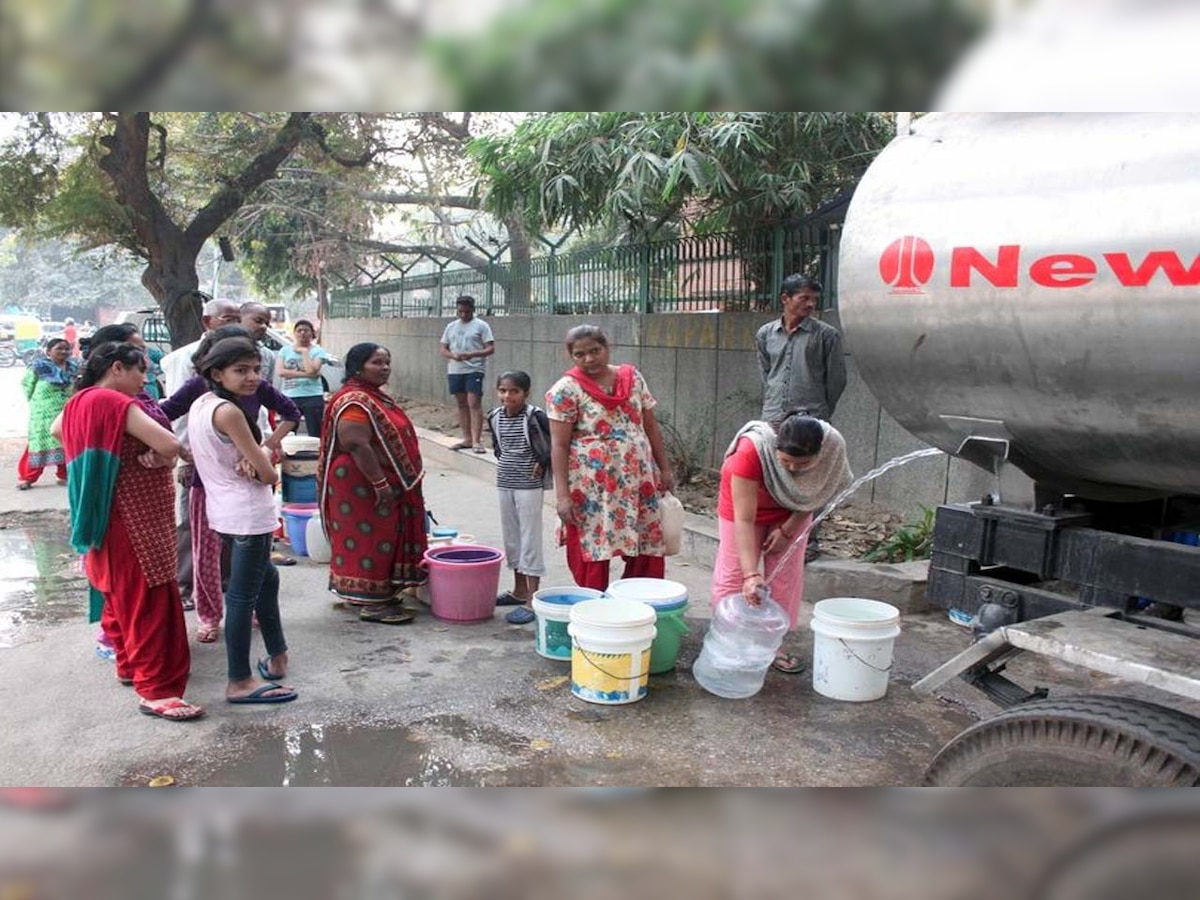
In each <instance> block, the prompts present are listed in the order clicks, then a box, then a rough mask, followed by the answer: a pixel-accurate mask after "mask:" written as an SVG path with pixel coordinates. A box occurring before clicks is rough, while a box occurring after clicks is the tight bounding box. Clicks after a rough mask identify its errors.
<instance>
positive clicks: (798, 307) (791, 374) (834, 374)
mask: <svg viewBox="0 0 1200 900" xmlns="http://www.w3.org/2000/svg"><path fill="white" fill-rule="evenodd" d="M821 290H822V288H821V282H819V281H817V279H815V278H809V277H808V276H807V275H798V274H797V275H789V276H788V277H787V278H785V279H783V284H781V285H780V286H779V302H780V306H782V307H783V315H782V316H780V318H778V319H776V320H775V321H773V322H768V323H767V324H766V325H764V326H762V328H760V329H758V332H757V333H756V334H755V335H754V346H755V348H756V349H757V350H758V367H759V371H760V372H761V374H762V380H763V406H762V418H763V419H764V420H765V421H767V422H770V423H771V424H772V425H774V424H776V423H777V422H778V421H779V420H780V419H782V418H783V417H784V415H786V414H787V413H789V412H791V411H793V410H796V409H806V410H808V414H809V415H810V416H814V417H816V418H818V419H824V420H826V421H828V420H829V418H830V417H831V416H832V415H833V411H834V409H836V408H837V402H838V400H839V399H840V398H841V396H842V391H844V390H845V389H846V359H845V355H844V354H843V353H842V336H841V334H840V333H839V332H838V330H837V329H836V328H834V327H833V326H832V325H828V324H826V323H825V322H822V321H820V320H819V319H814V318H813V313H814V312H816V310H817V307H818V306H819V305H820V303H821ZM820 552H821V549H820V545H819V543H818V542H817V534H816V532H815V531H812V532H810V533H809V535H808V549H807V550H806V551H805V554H804V559H805V562H809V561H811V560H813V559H815V558H816V557H817V555H818V554H819V553H820Z"/></svg>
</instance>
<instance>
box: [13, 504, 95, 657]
mask: <svg viewBox="0 0 1200 900" xmlns="http://www.w3.org/2000/svg"><path fill="white" fill-rule="evenodd" d="M68 529H69V525H68V523H67V518H66V516H65V515H39V516H20V517H10V522H9V523H8V524H7V525H6V527H3V528H0V648H5V647H15V646H16V645H18V644H24V643H28V642H29V641H31V640H35V639H36V630H37V628H38V627H39V626H46V625H58V624H62V623H64V622H75V621H83V620H85V619H86V618H87V579H86V578H85V577H84V575H83V572H82V570H81V569H80V566H79V556H78V554H76V553H75V552H74V551H73V550H72V549H71V545H70V543H69V542H68V540H67V534H68Z"/></svg>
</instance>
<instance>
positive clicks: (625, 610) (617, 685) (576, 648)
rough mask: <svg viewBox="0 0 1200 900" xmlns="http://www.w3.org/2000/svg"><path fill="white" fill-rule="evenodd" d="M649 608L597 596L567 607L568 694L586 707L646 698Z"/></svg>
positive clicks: (651, 623)
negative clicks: (569, 670) (569, 662)
mask: <svg viewBox="0 0 1200 900" xmlns="http://www.w3.org/2000/svg"><path fill="white" fill-rule="evenodd" d="M656 616H657V614H656V613H655V611H654V607H652V606H649V605H648V604H645V603H639V602H637V601H636V600H622V599H619V598H617V597H601V598H599V599H596V600H584V601H583V602H582V603H576V604H575V605H573V606H572V607H571V621H570V622H569V623H568V624H567V632H568V633H569V634H570V635H571V638H572V643H571V693H572V694H574V695H575V696H576V697H578V698H579V699H580V700H586V701H588V702H589V703H604V704H618V703H633V702H634V701H635V700H641V699H642V698H643V697H645V696H646V689H647V685H648V684H649V681H650V645H651V644H652V643H654V635H655V634H656V633H657V631H658V629H656V628H655V627H654V620H655V618H656Z"/></svg>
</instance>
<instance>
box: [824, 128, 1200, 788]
mask: <svg viewBox="0 0 1200 900" xmlns="http://www.w3.org/2000/svg"><path fill="white" fill-rule="evenodd" d="M838 278H839V282H838V294H839V298H840V299H839V303H840V312H841V322H842V327H843V329H844V333H845V338H846V345H847V348H848V351H849V353H850V354H851V356H852V357H853V360H854V362H855V364H856V365H857V368H858V370H859V373H860V374H861V376H862V378H863V380H864V381H865V383H866V384H867V386H868V387H869V388H870V389H871V391H872V392H873V393H874V395H875V397H876V398H877V399H878V400H879V402H880V404H881V405H882V406H883V407H884V409H885V410H886V411H887V412H888V413H889V414H890V415H891V416H892V417H893V418H895V419H896V421H898V422H899V423H900V424H901V425H902V426H904V427H905V428H906V429H907V430H908V431H910V432H911V433H912V434H913V435H915V436H916V437H918V438H920V439H921V440H923V441H925V442H927V443H929V444H930V445H932V446H935V447H938V448H940V449H942V450H944V451H946V452H947V453H951V454H954V455H956V456H959V457H961V458H963V459H966V460H969V461H971V462H973V463H975V464H977V465H979V466H982V467H983V468H985V469H986V470H987V471H988V472H989V473H991V474H992V475H993V476H994V485H995V486H994V489H993V490H991V491H990V492H989V493H988V494H987V496H985V497H983V498H981V499H980V500H979V501H977V502H973V503H963V504H947V505H944V506H941V507H939V509H938V510H937V517H936V520H935V527H934V535H933V549H932V554H931V559H930V567H929V581H928V587H927V596H928V598H929V599H931V600H932V601H933V602H935V603H937V604H939V605H941V606H944V607H946V608H947V609H948V610H954V611H956V614H957V615H959V616H964V617H965V616H970V617H971V624H972V627H973V629H974V633H975V636H976V640H975V642H974V643H973V644H972V645H971V646H970V647H969V648H968V649H967V650H966V651H964V652H963V653H962V654H960V655H959V656H958V657H956V658H954V659H952V660H950V661H949V662H948V663H946V664H945V665H943V666H941V667H939V668H938V669H937V670H936V671H934V672H933V673H931V674H929V675H928V676H927V677H926V678H924V679H922V680H921V681H920V682H918V684H917V685H915V689H916V690H918V691H922V692H931V691H933V690H935V689H937V688H938V687H940V686H942V685H944V684H945V683H946V682H947V681H949V680H950V679H953V678H956V677H960V678H962V679H964V680H966V681H967V682H969V683H970V684H972V685H974V686H976V687H978V688H979V689H981V690H983V691H984V692H986V693H987V695H988V696H989V697H990V698H991V699H992V700H993V701H994V702H995V703H997V704H998V705H999V706H1000V707H1001V708H1002V711H1001V712H1000V713H999V714H997V715H995V716H993V717H991V718H989V719H985V720H983V721H981V722H979V723H978V724H976V725H975V726H973V727H972V728H970V729H968V730H967V731H966V732H964V733H963V734H961V735H959V736H958V737H957V738H956V739H955V740H953V741H952V742H951V743H950V744H948V745H947V746H946V747H945V748H943V749H942V751H941V752H940V753H939V754H938V755H937V757H936V758H935V759H934V760H933V762H932V764H931V766H930V769H929V771H928V773H927V781H928V782H929V783H930V784H938V785H1010V784H1073V785H1183V784H1187V785H1200V719H1198V718H1197V717H1196V716H1195V712H1196V710H1197V709H1200V640H1198V638H1200V628H1197V627H1196V625H1197V624H1200V612H1198V610H1200V547H1198V546H1195V544H1196V543H1197V539H1196V535H1197V533H1198V532H1200V116H1191V115H1184V116H1169V115H1107V114H1105V115H1101V114H1078V115H1075V114H1067V115H1063V114H1042V115H1023V114H1022V115H1016V114H1011V115H1006V114H932V115H929V116H926V117H924V118H921V119H919V120H917V121H916V122H915V123H914V125H913V126H912V127H911V129H910V133H907V134H903V135H901V136H899V137H897V138H896V139H895V140H894V141H893V142H892V143H891V144H890V145H889V146H888V147H887V148H886V149H885V150H884V151H883V152H882V153H881V154H880V156H879V157H878V158H877V159H876V160H875V162H874V163H873V164H872V165H871V167H870V168H869V170H868V171H867V173H866V175H865V177H864V178H863V179H862V182H861V183H860V185H859V186H858V188H857V190H856V192H855V195H854V198H853V200H852V202H851V204H850V208H849V210H848V212H847V216H846V222H845V226H844V231H843V235H842V241H841V246H840V251H839V275H838ZM1189 618H1190V619H1191V621H1190V622H1189ZM1020 653H1027V654H1028V653H1034V654H1040V655H1042V656H1045V657H1051V658H1054V659H1058V660H1062V661H1065V662H1068V663H1071V664H1073V665H1077V666H1082V667H1084V668H1087V669H1091V670H1093V671H1096V672H1101V673H1105V674H1106V675H1109V676H1116V678H1118V679H1120V680H1121V681H1122V682H1124V683H1128V685H1130V688H1129V690H1126V691H1121V692H1120V693H1121V694H1122V696H1111V697H1108V696H1104V697H1102V696H1093V695H1087V696H1080V697H1058V696H1054V697H1051V696H1049V694H1048V692H1047V691H1045V690H1030V689H1029V688H1028V686H1023V685H1020V684H1017V683H1016V682H1015V681H1013V680H1012V679H1010V678H1009V677H1008V676H1007V675H1006V674H1005V667H1006V665H1007V663H1008V662H1009V661H1010V660H1011V659H1012V657H1014V656H1015V655H1016V654H1020Z"/></svg>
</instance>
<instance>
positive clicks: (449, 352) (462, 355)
mask: <svg viewBox="0 0 1200 900" xmlns="http://www.w3.org/2000/svg"><path fill="white" fill-rule="evenodd" d="M454 311H455V314H456V315H457V316H458V318H457V319H455V320H454V321H453V322H451V323H450V324H449V325H447V326H446V330H445V331H444V332H442V342H441V347H440V352H441V354H442V356H443V357H445V358H446V359H448V360H449V362H448V363H447V364H446V376H447V381H448V383H449V387H450V393H451V394H453V395H454V400H455V402H456V403H457V404H458V424H459V426H460V427H461V428H462V433H463V439H462V441H460V442H459V443H457V444H455V445H454V447H453V449H455V450H466V449H467V448H468V447H474V448H475V452H476V453H487V449H486V448H485V447H484V446H483V405H482V400H481V398H482V397H483V376H484V370H485V369H486V367H487V358H488V357H489V356H491V355H492V354H493V353H495V352H496V339H495V338H494V337H492V329H491V328H490V327H489V326H488V324H487V322H485V321H483V320H482V319H477V318H475V298H474V297H472V296H470V295H468V294H464V295H463V296H461V297H459V298H458V299H457V300H455V301H454Z"/></svg>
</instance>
